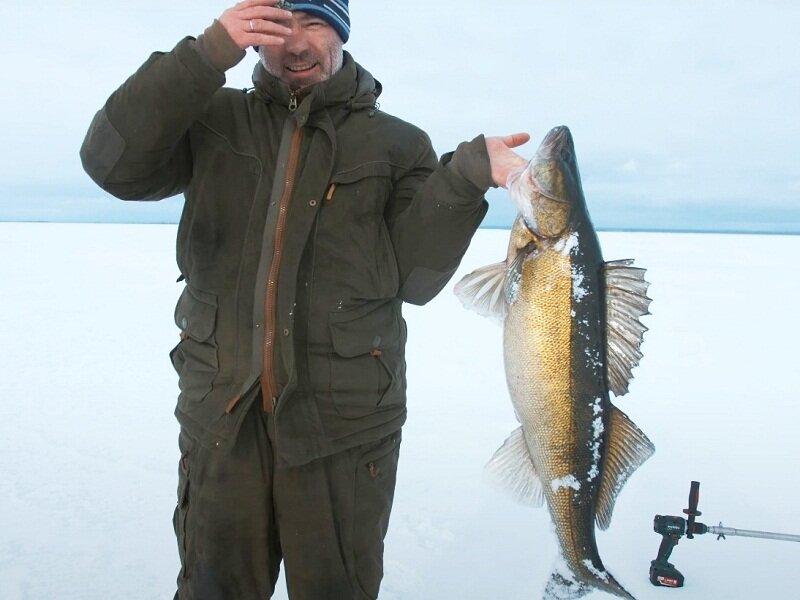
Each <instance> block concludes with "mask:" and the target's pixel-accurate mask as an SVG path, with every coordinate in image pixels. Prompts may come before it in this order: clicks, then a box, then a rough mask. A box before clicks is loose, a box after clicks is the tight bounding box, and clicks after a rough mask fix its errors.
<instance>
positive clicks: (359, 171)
mask: <svg viewBox="0 0 800 600" xmlns="http://www.w3.org/2000/svg"><path fill="white" fill-rule="evenodd" d="M391 176H392V165H391V164H389V163H388V162H378V161H376V162H368V163H363V164H361V165H357V166H355V167H346V168H344V169H342V170H341V171H339V172H338V173H335V174H334V175H333V177H332V178H331V183H342V184H348V183H355V182H356V181H360V180H362V179H364V178H366V177H391Z"/></svg>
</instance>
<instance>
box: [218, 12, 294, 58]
mask: <svg viewBox="0 0 800 600" xmlns="http://www.w3.org/2000/svg"><path fill="white" fill-rule="evenodd" d="M279 1H280V0H244V1H243V2H239V3H238V4H236V5H235V6H232V7H230V8H229V9H228V10H226V11H225V12H224V13H222V15H221V16H220V17H219V19H218V20H219V22H220V23H221V24H222V26H223V27H224V28H225V30H226V31H227V32H228V35H230V36H231V39H233V41H234V42H235V43H236V45H237V46H239V48H241V49H242V50H246V49H247V48H249V47H251V46H280V45H281V44H283V42H284V37H283V36H287V35H290V34H291V33H292V30H291V29H289V28H288V27H286V25H285V24H286V23H287V22H288V21H289V20H290V19H291V17H292V13H291V11H288V10H284V9H282V8H278V7H277V6H276V5H277V4H278V3H279Z"/></svg>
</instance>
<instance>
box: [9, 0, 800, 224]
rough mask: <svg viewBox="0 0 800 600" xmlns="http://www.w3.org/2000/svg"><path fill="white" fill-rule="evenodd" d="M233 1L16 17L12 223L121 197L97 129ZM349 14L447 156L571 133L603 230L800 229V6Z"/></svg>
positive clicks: (32, 9) (93, 5)
mask: <svg viewBox="0 0 800 600" xmlns="http://www.w3.org/2000/svg"><path fill="white" fill-rule="evenodd" d="M227 5H228V4H227V3H226V2H216V1H210V0H191V1H190V0H171V1H168V2H164V1H163V0H162V1H158V2H156V1H155V0H139V1H137V2H134V3H109V2H98V1H97V0H85V1H83V2H67V3H65V2H54V1H52V0H43V1H41V2H39V3H28V2H22V1H21V0H12V1H11V2H8V1H6V2H4V3H3V6H2V8H0V34H2V35H0V57H1V58H0V60H2V67H3V81H4V83H3V94H2V97H0V106H2V109H3V110H0V131H2V132H3V139H4V143H3V144H2V146H0V152H2V153H3V155H2V160H0V185H2V189H3V193H2V194H0V219H2V218H13V217H14V215H17V216H18V214H19V211H20V210H22V211H24V210H28V211H33V210H37V207H39V208H42V207H44V210H48V211H50V212H51V214H52V216H53V218H56V216H57V213H59V211H63V212H67V213H68V212H69V211H70V210H72V209H73V208H74V209H75V211H76V214H77V213H79V212H80V210H79V208H80V206H81V201H82V199H84V198H88V197H91V198H93V199H97V198H103V197H104V196H103V194H102V192H100V191H99V190H97V189H96V188H95V187H94V185H93V184H92V183H91V181H90V180H89V179H88V177H87V176H86V175H85V174H84V173H83V171H82V170H81V167H80V162H79V159H78V148H79V146H80V143H81V141H82V138H83V135H84V133H85V131H86V129H87V127H88V125H89V122H90V121H91V118H92V116H93V114H94V113H95V112H96V111H97V110H98V109H99V108H100V106H101V105H102V103H103V102H104V101H105V99H106V98H107V97H108V95H109V94H110V93H111V92H112V91H113V90H114V89H115V88H116V87H117V86H118V85H119V84H120V83H121V82H122V81H124V79H125V78H126V77H127V76H128V75H130V74H131V73H132V72H133V71H134V70H135V69H136V68H137V67H138V65H139V64H141V63H142V62H143V61H144V60H145V59H146V58H147V56H148V55H149V53H150V52H152V51H154V50H169V49H170V48H172V47H173V46H174V45H175V43H176V42H177V41H178V40H180V39H181V38H182V37H183V36H185V35H197V34H198V33H200V32H201V31H202V30H203V29H204V28H205V26H206V25H207V24H209V23H210V22H211V21H212V20H213V19H214V18H215V17H217V16H219V14H221V12H222V11H223V10H224V9H225V8H226V7H227ZM351 19H352V36H351V38H350V42H349V43H348V44H347V45H346V46H345V48H346V49H347V50H349V51H350V52H351V53H352V54H353V55H354V56H355V58H356V60H357V61H358V62H360V63H361V64H362V65H363V66H364V67H366V68H367V69H368V70H370V71H371V72H372V73H373V74H374V75H375V76H376V78H377V79H379V80H380V81H381V82H382V83H383V86H384V93H383V96H382V97H381V99H380V101H381V108H382V109H384V110H386V111H387V112H390V113H393V114H396V115H397V116H399V117H401V118H404V119H406V120H409V121H411V122H413V123H415V124H417V125H419V126H421V127H423V128H424V129H425V130H426V131H428V133H429V134H430V136H431V138H432V139H433V141H434V145H435V147H436V149H437V151H438V152H440V153H443V152H446V151H448V150H450V149H452V148H453V147H454V146H455V145H456V144H457V143H458V142H459V141H461V140H464V139H470V138H472V137H474V135H476V134H478V133H485V134H490V135H491V134H502V133H509V132H513V131H528V132H530V133H531V134H532V136H533V138H534V142H532V143H531V144H529V145H528V146H526V147H524V148H523V149H522V150H521V151H522V153H524V154H526V155H528V156H530V155H532V154H533V153H534V151H535V147H536V144H537V143H538V141H539V140H540V139H541V137H542V136H543V135H544V134H545V133H546V132H547V130H548V129H550V127H552V126H554V125H558V124H566V125H568V126H569V127H570V128H571V130H572V132H573V135H574V137H575V144H576V150H577V155H578V162H579V165H580V167H581V171H582V175H583V180H584V188H585V191H586V196H587V200H588V202H589V206H590V210H591V211H592V214H593V215H594V217H595V222H596V223H598V225H600V226H603V225H606V226H615V225H619V224H623V225H624V223H625V222H627V221H626V220H630V219H631V218H633V217H635V218H636V219H638V221H640V222H643V223H645V224H646V223H648V222H649V223H651V226H653V227H659V226H662V225H664V224H665V223H669V220H670V219H677V220H678V221H681V222H693V223H699V224H703V223H705V224H706V226H707V227H708V228H718V227H720V226H721V224H722V225H724V221H725V219H738V220H739V222H752V223H756V224H758V223H761V222H768V223H772V224H773V225H774V224H775V223H778V224H780V225H781V227H783V228H785V229H791V230H796V231H800V162H799V161H798V156H800V150H799V149H798V146H800V42H798V38H799V37H800V36H798V34H797V32H798V31H800V3H798V2H791V1H772V2H770V1H761V2H755V1H753V2H747V1H740V0H728V1H726V2H722V1H719V2H718V1H709V0H706V1H704V2H696V1H688V0H687V1H669V2H667V1H665V2H655V1H647V2H643V1H642V0H620V1H616V2H615V1H605V2H597V1H594V0H586V1H580V2H570V1H567V0H558V1H547V2H538V1H535V0H507V1H506V2H500V3H497V2H485V1H483V2H478V1H472V2H471V1H460V2H455V1H452V0H450V1H448V0H441V1H439V2H430V1H424V2H423V1H421V0H404V1H402V2H387V1H384V0H353V1H351ZM255 61H256V56H255V54H254V53H248V56H247V58H246V59H245V60H244V61H243V62H242V63H241V64H240V65H239V66H238V67H236V68H235V69H233V70H232V71H231V72H229V77H228V82H229V84H230V85H233V86H236V87H246V86H248V85H249V83H250V75H251V72H252V69H253V66H254V64H255ZM48 199H49V202H47V201H46V200H48ZM490 199H491V201H492V203H493V204H494V205H495V207H494V211H495V212H493V214H494V215H495V220H497V219H498V218H499V219H500V221H502V220H503V219H504V218H505V215H506V214H507V215H509V217H508V218H509V219H510V215H511V214H512V209H511V208H510V203H509V202H508V201H507V200H506V199H505V197H504V196H503V195H502V194H495V195H492V196H491V198H490ZM53 201H55V202H56V204H53ZM109 204H110V202H109ZM54 206H55V207H60V208H59V209H56V208H53V207H54ZM101 206H106V205H105V204H102V205H101ZM173 206H179V204H175V203H173ZM17 209H19V210H17ZM15 210H16V211H17V212H15ZM498 210H499V211H500V212H497V211H498ZM12 213H13V214H12ZM9 215H11V216H9ZM101 217H102V215H101ZM722 228H725V227H724V226H723V227H722ZM733 228H736V227H733ZM756 229H758V227H756Z"/></svg>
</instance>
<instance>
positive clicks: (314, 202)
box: [309, 200, 317, 206]
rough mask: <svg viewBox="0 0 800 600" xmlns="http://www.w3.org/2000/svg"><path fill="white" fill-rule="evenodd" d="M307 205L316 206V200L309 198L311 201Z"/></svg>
mask: <svg viewBox="0 0 800 600" xmlns="http://www.w3.org/2000/svg"><path fill="white" fill-rule="evenodd" d="M309 205H311V206H316V205H317V201H316V200H311V201H310V202H309Z"/></svg>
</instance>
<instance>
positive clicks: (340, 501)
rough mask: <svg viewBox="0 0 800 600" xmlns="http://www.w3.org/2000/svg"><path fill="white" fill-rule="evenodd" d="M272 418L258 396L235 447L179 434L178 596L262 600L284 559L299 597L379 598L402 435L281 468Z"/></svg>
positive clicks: (292, 593)
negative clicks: (206, 444) (224, 447)
mask: <svg viewBox="0 0 800 600" xmlns="http://www.w3.org/2000/svg"><path fill="white" fill-rule="evenodd" d="M274 439H275V438H274V422H273V417H272V415H267V414H265V413H264V411H263V409H262V408H261V403H260V402H256V403H254V405H253V408H252V409H251V410H250V411H249V413H248V415H247V417H246V420H245V423H244V424H243V426H242V429H241V432H240V434H239V437H238V438H237V440H236V443H235V445H234V446H233V447H232V448H231V449H230V450H226V451H223V450H220V449H215V450H212V449H208V448H205V447H203V446H201V445H200V444H198V443H196V442H194V441H193V440H192V439H191V438H190V437H189V436H188V435H187V433H186V432H185V431H182V432H181V436H180V441H179V443H180V449H181V460H180V475H179V486H178V506H177V508H176V509H175V516H174V525H175V533H176V535H177V538H178V549H179V553H180V558H181V572H180V575H179V576H178V592H177V593H176V595H175V599H176V600H264V599H266V598H270V597H271V596H272V593H273V590H274V588H275V582H276V580H277V579H278V572H279V568H280V563H281V561H283V563H284V568H285V575H286V585H287V588H288V592H289V598H291V600H325V599H330V600H350V599H353V600H356V599H357V600H365V599H374V598H377V596H378V589H379V587H380V582H381V578H382V577H383V539H384V537H385V535H386V530H387V528H388V525H389V513H390V511H391V507H392V498H393V496H394V486H395V477H396V472H397V460H398V455H399V450H400V432H399V431H398V432H396V433H394V434H392V435H390V436H388V437H386V438H384V439H382V440H379V441H377V442H373V443H370V444H365V445H363V446H358V447H356V448H352V449H350V450H345V451H343V452H340V453H338V454H335V455H332V456H328V457H325V458H321V459H318V460H315V461H313V462H311V463H308V464H306V465H301V466H298V467H277V466H276V464H275V458H274V454H273V450H272V449H273V443H274Z"/></svg>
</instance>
